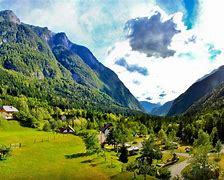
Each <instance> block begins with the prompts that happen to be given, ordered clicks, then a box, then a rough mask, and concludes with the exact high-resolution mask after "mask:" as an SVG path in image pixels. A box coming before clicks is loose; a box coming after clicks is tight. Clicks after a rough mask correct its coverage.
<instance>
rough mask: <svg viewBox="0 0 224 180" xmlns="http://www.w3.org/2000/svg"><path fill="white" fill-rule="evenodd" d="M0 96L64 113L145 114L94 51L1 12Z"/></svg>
mask: <svg viewBox="0 0 224 180" xmlns="http://www.w3.org/2000/svg"><path fill="white" fill-rule="evenodd" d="M0 54H1V55H0V76H1V78H0V93H2V95H9V96H14V97H18V96H26V97H31V98H38V99H44V100H47V102H48V103H49V104H51V105H53V106H58V107H61V108H72V107H76V108H87V109H96V110H103V111H104V110H106V111H120V110H125V109H127V108H129V109H133V110H142V107H141V105H140V104H139V102H138V101H137V99H136V98H135V97H134V96H133V95H132V94H131V93H130V91H129V90H128V89H127V88H126V87H125V86H124V84H123V83H122V82H121V81H120V80H119V78H118V76H117V75H116V74H115V73H114V72H113V71H112V70H110V69H109V68H107V67H105V66H104V65H103V64H101V63H100V62H99V61H98V60H97V59H96V57H95V56H94V55H93V54H92V52H91V51H90V50H89V49H88V48H86V47H84V46H80V45H77V44H75V43H72V42H71V41H70V40H69V39H68V37H67V36H66V34H65V33H54V32H51V31H50V30H48V28H46V27H45V28H42V27H37V26H33V25H28V24H24V23H22V22H20V20H19V19H18V18H17V17H16V15H15V14H14V13H13V12H12V11H9V10H6V11H1V12H0Z"/></svg>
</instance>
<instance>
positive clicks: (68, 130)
mask: <svg viewBox="0 0 224 180" xmlns="http://www.w3.org/2000/svg"><path fill="white" fill-rule="evenodd" d="M57 132H59V133H62V134H74V133H75V130H74V129H73V128H72V127H71V126H70V125H68V126H65V127H63V128H59V129H58V130H57Z"/></svg>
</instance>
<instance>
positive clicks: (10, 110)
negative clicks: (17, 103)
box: [2, 106, 19, 112]
mask: <svg viewBox="0 0 224 180" xmlns="http://www.w3.org/2000/svg"><path fill="white" fill-rule="evenodd" d="M2 109H4V110H5V111H6V112H19V110H18V109H16V108H15V107H13V106H2Z"/></svg>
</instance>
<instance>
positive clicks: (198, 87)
mask: <svg viewBox="0 0 224 180" xmlns="http://www.w3.org/2000/svg"><path fill="white" fill-rule="evenodd" d="M222 83H224V66H221V67H220V68H218V69H217V70H215V71H213V72H212V73H211V74H209V75H206V76H204V77H203V78H201V79H199V80H198V81H197V82H195V83H194V84H193V85H192V86H191V87H189V88H188V89H187V90H186V91H185V92H184V93H183V94H181V95H180V96H179V97H177V98H176V99H175V100H174V102H173V105H172V107H171V109H170V111H169V112H168V115H169V116H175V115H180V114H182V113H184V112H185V111H186V110H187V109H188V108H189V107H190V106H191V105H193V104H194V103H196V102H197V101H198V100H199V99H200V98H202V97H204V96H205V95H207V94H209V93H210V92H212V91H213V90H214V89H215V88H216V87H218V86H219V85H221V84H222Z"/></svg>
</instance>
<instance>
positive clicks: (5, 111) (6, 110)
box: [0, 106, 19, 119]
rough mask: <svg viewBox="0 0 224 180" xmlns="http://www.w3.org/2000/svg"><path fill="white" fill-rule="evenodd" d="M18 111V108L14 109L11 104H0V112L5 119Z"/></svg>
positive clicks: (11, 117)
mask: <svg viewBox="0 0 224 180" xmlns="http://www.w3.org/2000/svg"><path fill="white" fill-rule="evenodd" d="M16 112H19V111H18V109H16V108H15V107H13V106H2V107H0V114H1V115H2V116H3V117H4V118H5V119H13V114H14V113H16Z"/></svg>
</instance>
